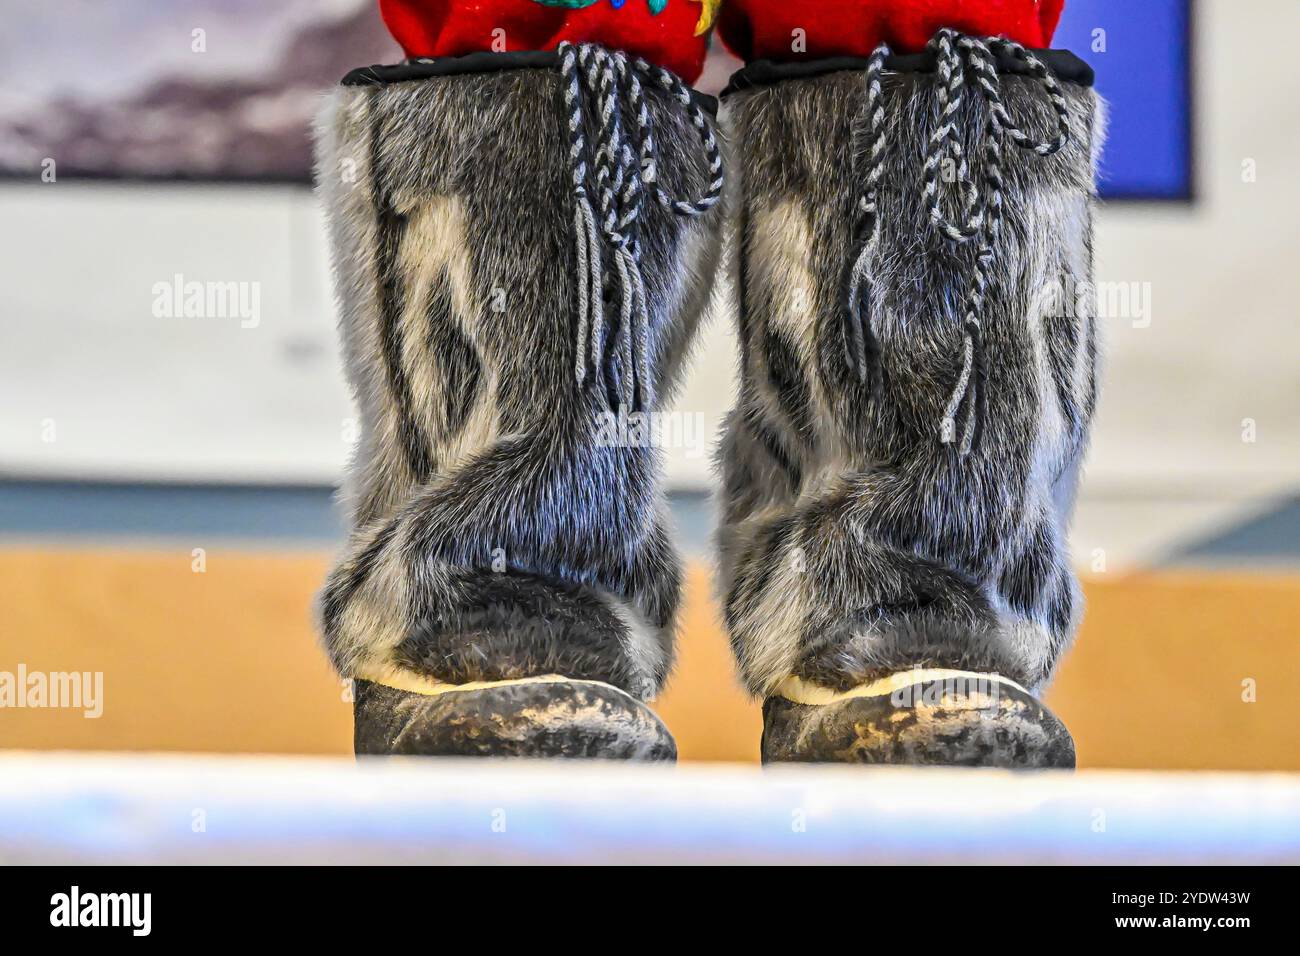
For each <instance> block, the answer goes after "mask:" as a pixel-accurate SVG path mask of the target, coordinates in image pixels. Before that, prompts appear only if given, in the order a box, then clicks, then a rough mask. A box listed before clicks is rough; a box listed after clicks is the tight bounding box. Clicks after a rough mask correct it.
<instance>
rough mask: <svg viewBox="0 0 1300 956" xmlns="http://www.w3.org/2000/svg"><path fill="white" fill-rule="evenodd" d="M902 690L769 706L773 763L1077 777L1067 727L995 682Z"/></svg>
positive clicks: (766, 739) (766, 755)
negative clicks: (1069, 773)
mask: <svg viewBox="0 0 1300 956" xmlns="http://www.w3.org/2000/svg"><path fill="white" fill-rule="evenodd" d="M973 676H975V677H978V678H982V679H980V680H978V681H958V682H954V681H952V680H951V679H948V680H943V679H938V680H930V681H917V682H916V683H911V684H901V685H900V684H897V683H895V684H894V685H893V686H892V690H891V691H889V692H886V693H880V694H862V695H857V696H855V695H854V694H853V692H849V693H848V694H843V695H835V696H836V697H837V699H832V700H829V701H828V702H826V703H802V702H799V701H796V700H790V699H787V698H786V697H783V696H773V697H769V698H768V699H767V700H766V701H765V703H764V705H763V742H762V755H763V762H764V763H768V762H774V761H803V762H840V763H865V764H902V765H911V766H965V767H1003V768H1010V769H1046V768H1064V769H1072V768H1073V767H1074V766H1075V751H1074V740H1073V738H1072V737H1071V736H1070V732H1069V731H1068V730H1067V729H1066V727H1065V725H1064V724H1063V723H1062V722H1061V721H1060V719H1059V718H1058V717H1057V716H1056V715H1055V714H1053V713H1052V712H1051V711H1050V710H1048V709H1047V707H1045V706H1044V705H1043V704H1042V703H1041V702H1040V701H1039V700H1038V699H1037V698H1035V697H1034V696H1033V695H1031V694H1030V693H1028V692H1027V691H1025V690H1024V689H1023V688H1020V687H1019V686H1016V685H1013V684H1011V683H1009V682H1003V681H1001V680H999V679H997V678H996V677H995V676H994V675H973Z"/></svg>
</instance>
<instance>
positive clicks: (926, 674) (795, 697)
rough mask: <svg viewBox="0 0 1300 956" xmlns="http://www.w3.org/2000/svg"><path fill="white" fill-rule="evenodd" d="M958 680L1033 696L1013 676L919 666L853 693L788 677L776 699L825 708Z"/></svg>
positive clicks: (881, 679) (857, 688) (856, 689)
mask: <svg viewBox="0 0 1300 956" xmlns="http://www.w3.org/2000/svg"><path fill="white" fill-rule="evenodd" d="M958 680H960V681H969V682H981V683H974V686H976V687H979V686H981V684H982V685H984V686H987V685H988V684H991V683H997V684H1002V685H1004V686H1006V687H1014V688H1015V689H1016V690H1018V691H1020V692H1021V693H1022V694H1028V693H1029V691H1027V690H1025V689H1024V688H1023V687H1021V686H1020V685H1019V684H1017V683H1016V682H1015V681H1013V680H1011V679H1010V678H1009V677H1003V676H1001V675H1000V674H981V673H979V672H978V671H958V670H949V669H947V668H942V667H918V668H916V669H915V670H910V671H898V672H896V673H893V674H890V675H889V676H888V677H882V678H880V679H879V680H874V681H872V682H871V683H870V684H862V685H860V686H858V687H854V688H853V689H852V690H845V691H838V690H831V689H830V688H829V687H823V686H821V685H820V684H814V683H812V682H811V681H806V680H804V679H803V678H800V677H787V678H786V679H785V680H783V681H781V683H780V684H779V685H777V688H776V691H775V692H774V693H773V695H772V696H774V697H784V698H785V699H786V700H788V701H792V702H794V703H796V704H812V705H815V706H825V705H826V704H835V703H839V702H840V701H842V700H853V699H854V698H856V697H888V696H889V695H890V694H893V693H894V692H895V691H900V690H903V689H904V688H907V687H911V686H913V685H914V684H924V683H929V682H931V681H958Z"/></svg>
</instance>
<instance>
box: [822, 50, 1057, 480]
mask: <svg viewBox="0 0 1300 956" xmlns="http://www.w3.org/2000/svg"><path fill="white" fill-rule="evenodd" d="M930 49H931V50H932V51H933V52H934V54H935V59H936V69H937V74H938V79H937V83H936V93H937V96H938V103H939V120H938V125H937V127H936V128H935V130H934V132H933V133H932V134H931V136H930V140H929V144H928V149H927V151H926V158H925V168H924V184H923V188H922V195H923V197H924V199H925V202H926V206H927V208H928V210H929V215H930V220H931V222H932V223H933V224H934V226H935V228H937V229H938V230H939V231H940V232H941V233H942V234H943V235H944V236H945V237H946V238H947V239H948V240H950V241H951V242H953V243H966V242H970V241H976V242H977V243H978V245H977V247H976V255H975V271H974V274H973V276H972V277H971V279H970V282H969V284H968V287H967V290H966V297H965V305H964V313H963V318H962V331H963V341H962V363H961V372H960V373H959V375H958V378H957V382H956V384H955V386H954V387H953V390H952V394H951V396H950V398H949V400H948V403H947V405H946V407H945V408H944V412H943V418H942V420H941V421H940V425H939V438H940V440H941V441H943V442H945V443H949V442H958V443H959V444H958V448H959V450H960V452H961V454H962V455H967V454H969V453H970V451H971V449H972V448H973V447H975V446H976V445H977V444H978V442H979V438H980V432H981V430H982V428H983V422H984V417H985V416H984V413H985V410H986V408H987V402H986V399H985V396H984V349H983V324H982V322H983V315H984V301H985V297H986V295H987V294H988V287H989V281H990V276H991V275H992V270H993V265H994V262H995V260H996V258H997V240H998V235H999V233H1000V231H1001V228H1002V194H1003V180H1002V145H1003V140H1004V139H1010V140H1011V141H1012V142H1013V143H1015V145H1016V146H1018V147H1020V148H1021V149H1025V150H1029V151H1031V152H1033V153H1035V154H1037V155H1038V156H1044V157H1045V156H1051V155H1053V154H1055V153H1057V152H1059V151H1060V150H1061V149H1062V148H1063V147H1064V146H1065V144H1066V143H1067V142H1068V141H1069V138H1070V125H1069V106H1068V104H1067V103H1066V100H1065V97H1064V95H1063V94H1062V93H1061V88H1060V85H1059V84H1058V82H1057V80H1056V77H1054V76H1053V75H1052V73H1051V71H1050V70H1048V68H1047V67H1046V66H1045V65H1044V64H1043V62H1042V61H1041V60H1039V59H1038V58H1037V57H1035V56H1034V55H1033V54H1032V53H1030V52H1029V51H1028V50H1026V49H1025V48H1024V47H1023V46H1021V45H1020V44H1019V43H1015V42H1013V41H1011V40H1006V39H1002V38H1000V37H989V38H988V39H986V40H980V39H977V38H975V37H969V36H965V35H963V34H960V33H958V32H957V31H955V30H941V31H940V32H939V33H938V34H936V35H935V37H934V39H933V40H931V41H930ZM889 53H890V51H889V48H888V47H887V46H879V47H877V48H876V49H875V51H874V52H873V53H872V54H871V57H870V59H869V61H868V63H867V72H866V107H865V114H866V115H865V121H864V123H863V124H862V127H863V129H864V130H865V133H866V142H865V143H864V144H863V145H862V148H861V149H855V151H854V154H855V157H856V156H863V157H865V159H866V162H867V170H866V174H865V177H863V179H862V182H863V189H862V195H861V197H860V199H859V201H858V213H859V218H858V224H857V231H856V233H855V235H856V241H857V255H856V256H855V257H854V261H853V264H852V267H851V269H850V272H849V282H848V287H849V288H848V296H849V301H848V309H847V319H848V322H847V325H848V329H847V335H846V337H845V351H846V355H847V359H848V363H849V367H850V369H852V370H853V371H854V372H855V373H856V375H857V377H858V381H860V382H864V381H866V380H867V377H868V375H870V376H871V379H872V384H873V387H878V383H879V378H880V376H879V370H878V369H875V370H874V371H873V370H872V366H873V365H875V364H877V363H878V359H879V348H878V346H877V344H876V341H875V338H874V336H873V335H872V332H871V327H870V316H871V311H872V294H873V280H874V274H873V271H872V269H873V265H874V261H875V254H876V249H877V245H878V243H879V238H880V205H879V201H880V199H879V190H880V182H881V179H882V177H883V175H884V155H885V148H884V138H885V111H884V106H883V102H882V101H883V89H882V85H881V77H882V74H883V73H884V71H885V61H886V58H887V57H888V56H889ZM997 54H1004V55H1007V56H1010V57H1012V58H1014V59H1016V60H1018V61H1020V62H1022V63H1023V64H1024V65H1025V68H1026V70H1027V71H1028V73H1029V75H1030V76H1032V77H1033V78H1034V79H1036V80H1037V81H1038V82H1040V83H1041V84H1042V86H1043V88H1044V90H1045V91H1046V93H1047V97H1048V99H1049V100H1050V101H1051V104H1052V109H1053V111H1054V113H1055V116H1056V133H1055V135H1054V136H1053V137H1052V138H1050V139H1045V140H1037V139H1035V138H1034V137H1032V136H1031V135H1030V134H1028V133H1026V132H1025V131H1024V130H1023V129H1022V128H1021V127H1020V126H1019V125H1017V124H1016V122H1015V121H1014V120H1013V119H1012V118H1011V115H1010V113H1008V111H1007V108H1006V104H1005V102H1004V101H1003V98H1002V83H1001V78H1000V76H999V74H998V68H997V58H996V56H997ZM968 83H973V84H974V87H975V89H976V90H977V91H978V93H979V95H981V96H983V97H984V100H985V102H986V104H987V106H988V118H987V121H986V123H985V128H984V142H983V154H984V155H983V164H982V168H981V169H980V178H981V180H982V185H983V189H982V191H981V188H980V186H979V185H978V184H977V183H976V181H975V177H973V176H972V175H971V172H970V166H969V162H968V159H967V156H966V152H965V149H964V148H963V146H962V137H961V134H960V131H959V130H958V127H957V118H958V114H959V111H960V109H961V104H962V96H963V95H964V90H965V87H966V85H967V84H968ZM947 171H953V172H955V176H954V175H947V176H946V175H944V173H945V172H947ZM946 193H948V194H952V193H955V194H956V195H945V194H946ZM950 207H956V208H955V210H953V211H950ZM959 419H960V420H961V421H962V427H961V435H960V436H958V434H957V431H958V427H957V422H958V420H959Z"/></svg>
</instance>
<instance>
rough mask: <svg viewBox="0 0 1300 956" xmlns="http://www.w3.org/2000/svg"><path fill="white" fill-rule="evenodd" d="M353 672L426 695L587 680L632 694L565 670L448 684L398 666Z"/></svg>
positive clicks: (395, 688) (360, 678)
mask: <svg viewBox="0 0 1300 956" xmlns="http://www.w3.org/2000/svg"><path fill="white" fill-rule="evenodd" d="M353 676H354V678H355V679H356V680H367V681H370V683H372V684H383V685H384V686H385V687H391V688H393V689H394V690H401V691H406V692H407V693H410V694H420V695H422V696H424V697H436V696H438V695H439V694H456V693H460V692H462V691H474V690H490V689H492V688H494V687H511V686H513V685H515V684H586V685H594V686H597V687H608V688H610V689H611V690H616V691H618V692H619V693H620V694H623V695H624V696H626V697H632V695H631V694H629V693H628V692H627V691H625V690H623V689H622V688H620V687H615V686H614V685H613V684H607V683H605V682H604V681H599V680H576V679H574V678H572V677H565V676H564V675H563V674H539V675H538V676H537V677H518V678H515V679H513V680H476V681H469V682H468V683H464V684H447V683H444V682H442V681H439V680H434V679H433V678H431V677H422V676H420V675H419V674H412V673H411V672H410V671H407V670H402V669H400V668H396V667H385V668H361V669H360V672H359V673H357V674H355V675H353ZM632 699H633V700H636V698H635V697H632Z"/></svg>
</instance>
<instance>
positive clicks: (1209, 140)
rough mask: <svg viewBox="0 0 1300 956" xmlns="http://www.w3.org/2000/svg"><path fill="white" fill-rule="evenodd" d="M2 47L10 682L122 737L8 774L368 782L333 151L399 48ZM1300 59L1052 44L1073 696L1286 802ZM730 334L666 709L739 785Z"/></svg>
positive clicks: (62, 33) (268, 9)
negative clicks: (320, 612) (339, 629)
mask: <svg viewBox="0 0 1300 956" xmlns="http://www.w3.org/2000/svg"><path fill="white" fill-rule="evenodd" d="M0 22H3V23H4V31H3V34H0V63H4V64H5V65H6V67H7V69H6V83H5V87H4V90H3V91H0V210H3V220H2V221H3V222H4V224H5V226H6V228H5V229H4V231H3V233H0V672H8V673H14V674H16V673H18V672H19V669H20V668H25V669H26V671H27V672H33V671H40V672H47V673H52V672H82V673H85V672H91V673H97V674H102V675H103V694H102V697H103V700H102V713H101V714H100V715H99V716H97V717H92V716H86V715H85V713H84V712H83V711H82V710H77V709H40V708H14V707H4V708H0V748H36V749H68V748H77V749H108V750H117V749H126V750H196V751H252V752H273V753H338V754H345V753H350V750H351V737H350V735H351V720H350V704H349V698H348V688H347V686H346V684H345V683H344V682H341V681H339V680H338V679H337V678H336V677H335V676H334V675H333V674H332V672H331V671H330V670H329V668H328V667H327V665H326V664H325V661H324V658H323V656H322V654H321V652H320V651H319V649H318V647H317V645H316V642H315V641H316V639H315V635H314V630H313V623H312V601H313V598H314V595H315V592H316V590H317V589H318V587H319V585H320V582H321V580H322V578H323V576H324V573H325V570H326V568H327V566H328V563H329V561H330V556H331V554H332V553H333V551H334V550H335V549H337V548H338V547H339V545H340V543H341V540H342V523H341V520H340V516H339V514H338V512H337V511H336V509H335V507H334V504H333V499H332V496H333V489H334V487H335V485H336V483H337V482H338V480H339V478H340V476H341V474H342V470H343V467H344V463H345V461H346V460H347V456H348V453H349V449H350V447H351V444H352V442H353V441H354V440H355V437H356V435H355V432H356V425H355V422H354V420H353V418H352V411H351V408H350V404H349V400H348V395H347V391H346V388H345V386H344V383H343V379H342V375H341V368H340V363H339V359H338V356H337V351H336V345H335V328H334V313H333V305H332V296H331V292H330V286H329V273H328V263H327V256H326V245H325V235H324V229H323V220H322V217H321V213H320V210H319V208H318V206H317V204H316V201H315V199H314V198H313V196H312V193H311V191H310V180H311V168H310V164H311V159H310V156H311V151H310V145H309V135H308V130H309V127H310V122H311V117H312V116H313V114H314V112H315V111H316V109H317V108H318V106H319V100H320V96H321V92H322V91H323V90H325V89H327V88H328V87H330V86H331V85H332V84H334V83H335V82H337V80H338V79H339V78H340V77H341V76H342V75H343V74H344V73H345V72H346V71H347V70H348V69H350V68H352V67H354V66H358V65H365V64H371V63H377V62H395V61H396V60H398V59H399V58H400V56H399V52H398V50H397V48H396V47H395V45H394V44H393V43H392V42H391V41H390V40H389V38H388V35H387V33H386V31H385V30H384V28H383V25H382V23H381V22H380V20H379V16H378V13H377V9H376V7H375V4H374V3H373V2H372V0H172V2H170V3H166V4H162V3H157V2H155V0H117V2H115V3H112V4H105V3H98V2H93V0H40V2H37V0H0ZM1297 33H1300V4H1297V3H1296V2H1295V0H1252V2H1251V3H1249V4H1242V3H1239V2H1233V0H1199V2H1195V3H1193V2H1191V0H1143V2H1142V3H1132V2H1131V0H1070V2H1069V3H1068V4H1067V7H1066V13H1065V18H1064V21H1063V25H1062V29H1061V32H1060V34H1059V35H1058V38H1057V42H1056V44H1055V45H1056V46H1059V47H1065V48H1068V49H1071V50H1073V51H1074V52H1076V53H1077V54H1079V55H1081V56H1083V57H1084V58H1085V59H1087V60H1089V61H1090V62H1091V63H1092V64H1093V65H1094V66H1095V67H1096V69H1097V71H1098V76H1099V88H1100V90H1101V92H1102V94H1103V95H1104V96H1105V97H1106V98H1107V99H1108V101H1109V102H1110V108H1111V115H1110V140H1109V144H1108V146H1107V149H1106V154H1105V159H1104V162H1103V169H1102V173H1103V182H1102V192H1103V197H1104V198H1105V200H1106V203H1105V206H1104V208H1103V210H1102V212H1101V214H1100V220H1099V230H1098V236H1097V252H1098V276H1097V278H1098V283H1099V286H1098V288H1099V295H1100V304H1099V308H1100V314H1101V319H1102V320H1103V323H1104V325H1105V328H1106V341H1107V354H1108V361H1107V365H1108V375H1107V387H1106V390H1105V392H1104V394H1103V400H1102V405H1101V410H1100V418H1099V421H1098V424H1097V428H1096V434H1095V441H1094V448H1093V453H1092V456H1091V459H1090V464H1089V467H1088V471H1087V478H1086V481H1085V484H1084V486H1083V490H1082V497H1081V501H1080V507H1079V514H1078V519H1077V524H1076V527H1075V529H1074V536H1073V544H1074V554H1075V559H1076V561H1077V563H1078V565H1079V569H1080V571H1081V573H1082V574H1083V576H1084V579H1085V588H1086V592H1087V596H1088V600H1089V612H1088V615H1087V617H1086V620H1085V624H1084V628H1083V632H1082V634H1081V636H1080V639H1079V642H1078V644H1077V646H1076V649H1075V651H1074V652H1073V653H1072V655H1071V656H1070V657H1069V658H1067V660H1066V663H1065V665H1064V666H1063V668H1062V671H1061V673H1060V676H1059V677H1058V679H1057V681H1056V682H1055V684H1054V685H1053V687H1052V688H1051V689H1050V691H1049V694H1048V697H1049V700H1050V702H1051V703H1052V705H1053V706H1054V707H1055V708H1056V709H1057V711H1058V712H1059V713H1060V714H1061V715H1062V717H1064V718H1065V720H1066V721H1067V723H1069V724H1070V726H1071V728H1072V729H1073V730H1074V732H1075V735H1076V738H1077V739H1078V743H1079V756H1080V764H1081V765H1082V766H1092V767H1151V768H1237V769H1291V770H1300V746H1297V744H1298V743H1300V739H1298V738H1300V641H1298V640H1297V637H1298V636H1300V635H1298V634H1297V630H1298V624H1297V622H1300V374H1298V372H1297V356H1298V355H1300V323H1298V322H1297V319H1298V318H1300V314H1298V312H1300V310H1298V308H1297V292H1300V278H1298V277H1297V272H1298V271H1300V270H1298V269H1297V266H1296V262H1297V260H1298V259H1300V219H1298V218H1297V217H1296V210H1297V209H1300V100H1298V99H1297V98H1296V97H1295V96H1294V95H1293V93H1292V89H1293V85H1294V80H1293V77H1292V76H1291V71H1290V69H1289V66H1290V64H1289V63H1288V62H1287V57H1286V56H1284V55H1278V56H1269V55H1262V53H1261V51H1266V50H1267V48H1268V44H1267V43H1266V42H1263V43H1262V42H1261V37H1265V38H1266V37H1269V36H1293V35H1296V34H1297ZM735 65H736V64H735V61H734V60H731V59H730V58H729V57H728V56H727V55H726V54H725V53H724V52H723V51H720V50H715V52H714V54H713V56H712V57H711V60H710V63H709V67H708V70H707V72H706V75H705V78H704V80H703V82H702V84H701V85H702V86H703V87H705V88H706V89H708V90H709V91H711V92H716V91H717V90H719V89H721V87H722V86H723V85H724V83H725V80H726V77H727V75H728V74H729V73H730V71H731V70H732V69H733V68H734V67H735ZM194 282H199V283H204V284H206V285H205V287H211V286H212V285H216V286H219V287H220V288H221V289H222V290H223V299H222V307H221V308H219V309H216V310H192V309H188V308H187V307H186V291H185V290H186V287H187V286H188V285H189V284H190V283H194ZM196 311H197V312H203V313H205V314H196ZM718 311H719V314H717V315H715V316H714V317H713V319H712V321H711V323H710V324H709V326H708V329H707V331H706V333H705V339H704V341H703V342H702V343H701V346H700V348H699V349H698V350H697V354H696V360H695V362H694V366H693V371H692V375H691V378H690V381H689V384H688V387H687V388H686V390H685V392H684V393H683V395H682V397H681V401H680V404H679V408H678V411H680V412H682V413H684V414H685V415H686V416H687V418H686V419H685V420H687V421H689V422H692V423H695V428H694V429H693V430H692V431H691V433H690V435H691V437H690V440H687V441H682V442H680V443H679V447H676V448H673V449H670V450H669V461H668V480H669V483H670V487H671V489H672V493H673V503H674V507H675V510H676V512H677V517H678V525H679V527H680V531H681V540H682V544H683V547H684V549H685V550H686V552H687V553H688V556H689V557H690V560H691V573H690V580H689V595H688V602H687V610H686V615H685V620H684V622H683V632H682V651H681V664H680V666H679V669H678V672H677V674H676V676H675V678H674V680H673V682H672V683H671V685H670V687H669V690H668V691H667V693H666V694H665V696H664V697H663V698H662V699H661V700H660V702H659V704H658V709H659V711H660V713H661V714H662V715H663V716H664V718H665V720H666V721H667V722H668V724H669V726H670V728H671V730H672V731H673V733H674V734H675V735H676V737H677V739H678V742H679V745H680V749H681V752H682V756H683V758H684V759H696V760H737V761H751V760H755V759H757V748H758V728H759V726H760V719H759V715H758V711H757V707H756V706H755V705H754V704H752V703H751V702H750V701H748V700H747V699H746V698H745V697H744V695H743V694H742V693H741V692H740V690H739V688H738V685H737V682H736V678H735V676H734V672H733V668H732V663H731V660H730V657H729V654H728V652H727V649H726V642H725V639H724V638H723V637H722V634H721V631H720V629H719V626H718V619H717V612H716V607H715V605H714V603H713V600H712V596H711V584H710V580H709V575H710V571H709V564H710V554H709V549H708V541H709V536H710V533H711V525H712V506H711V502H710V494H711V491H712V488H713V485H714V477H713V474H712V471H711V464H710V453H711V447H712V443H713V434H714V433H715V432H716V429H717V426H718V424H719V421H720V419H721V416H722V414H723V413H724V411H725V410H726V409H727V408H728V407H729V405H730V402H731V388H732V382H733V380H734V368H735V354H734V353H735V349H734V337H733V335H732V331H731V321H730V318H729V316H728V315H726V314H725V311H726V310H725V309H719V310H718Z"/></svg>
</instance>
